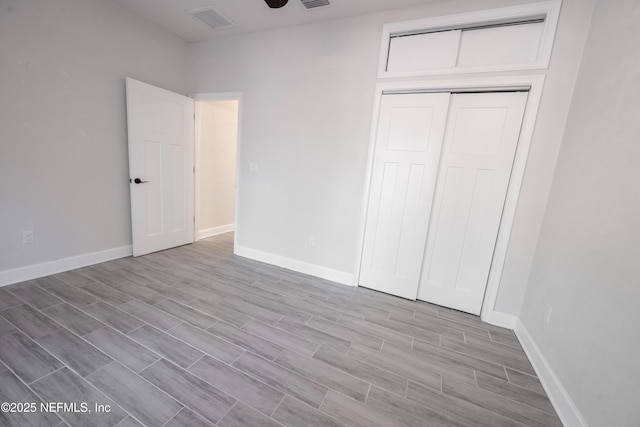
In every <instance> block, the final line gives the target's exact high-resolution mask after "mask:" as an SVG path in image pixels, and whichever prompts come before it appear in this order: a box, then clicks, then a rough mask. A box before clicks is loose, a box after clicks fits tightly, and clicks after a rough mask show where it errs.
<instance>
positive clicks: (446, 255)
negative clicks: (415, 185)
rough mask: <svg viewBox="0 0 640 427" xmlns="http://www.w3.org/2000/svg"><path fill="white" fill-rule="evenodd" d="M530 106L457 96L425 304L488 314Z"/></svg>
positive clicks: (423, 288) (515, 100) (424, 279)
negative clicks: (485, 306) (487, 298)
mask: <svg viewBox="0 0 640 427" xmlns="http://www.w3.org/2000/svg"><path fill="white" fill-rule="evenodd" d="M526 100H527V94H526V93H522V92H509V93H475V94H454V95H452V96H451V107H450V113H449V117H448V120H447V131H446V135H445V141H444V147H443V149H442V159H441V161H440V167H439V172H438V184H437V188H436V192H435V198H434V204H433V213H432V215H431V222H430V225H429V233H428V238H427V247H426V253H425V256H424V264H423V269H422V275H421V279H420V290H419V292H418V299H421V300H425V301H429V302H432V303H435V304H439V305H443V306H447V307H451V308H454V309H458V310H461V311H465V312H468V313H472V314H479V313H480V308H481V306H482V300H483V298H484V293H485V288H486V284H487V278H488V276H489V269H490V267H491V260H492V258H493V251H494V248H495V243H496V238H497V235H498V228H499V226H500V220H501V217H502V209H503V207H504V201H505V197H506V193H507V186H508V184H509V178H510V176H511V169H512V166H513V159H514V155H515V151H516V147H517V144H518V138H519V135H520V127H521V125H522V119H523V115H524V109H525V104H526Z"/></svg>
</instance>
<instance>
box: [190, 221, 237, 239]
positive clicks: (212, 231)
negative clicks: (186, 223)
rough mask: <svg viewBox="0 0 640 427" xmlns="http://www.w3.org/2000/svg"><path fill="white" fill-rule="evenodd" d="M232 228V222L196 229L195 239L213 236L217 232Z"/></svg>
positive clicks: (217, 233)
mask: <svg viewBox="0 0 640 427" xmlns="http://www.w3.org/2000/svg"><path fill="white" fill-rule="evenodd" d="M233 229H234V224H227V225H221V226H219V227H213V228H206V229H204V230H198V234H197V240H200V239H206V238H207V237H213V236H217V235H219V234H224V233H228V232H230V231H233Z"/></svg>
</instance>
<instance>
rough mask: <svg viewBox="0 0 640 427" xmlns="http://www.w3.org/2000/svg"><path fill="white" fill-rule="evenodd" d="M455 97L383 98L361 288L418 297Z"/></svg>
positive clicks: (413, 96)
mask: <svg viewBox="0 0 640 427" xmlns="http://www.w3.org/2000/svg"><path fill="white" fill-rule="evenodd" d="M449 98H450V94H448V93H429V94H406V95H405V94H403V95H383V96H382V104H381V111H380V120H379V125H378V134H377V140H376V147H375V158H374V164H373V174H372V182H371V192H370V195H369V208H368V212H367V218H366V230H365V239H364V247H363V256H362V263H361V269H360V286H364V287H367V288H371V289H376V290H379V291H382V292H386V293H390V294H393V295H398V296H401V297H404V298H409V299H415V298H416V295H417V292H418V283H419V278H420V269H421V266H422V260H423V256H424V247H425V241H426V237H427V228H428V225H429V214H430V212H431V203H432V200H433V192H434V189H435V182H436V175H437V170H438V160H439V158H440V151H441V148H442V141H443V136H444V127H445V123H446V119H447V109H448V104H449Z"/></svg>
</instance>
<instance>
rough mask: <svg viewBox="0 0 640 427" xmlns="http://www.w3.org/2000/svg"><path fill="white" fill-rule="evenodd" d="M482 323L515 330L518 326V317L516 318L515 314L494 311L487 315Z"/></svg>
mask: <svg viewBox="0 0 640 427" xmlns="http://www.w3.org/2000/svg"><path fill="white" fill-rule="evenodd" d="M482 321H483V322H487V323H490V324H492V325H494V326H500V327H501V328H506V329H511V330H513V329H515V328H516V325H517V324H518V316H514V315H513V314H509V313H502V312H500V311H492V312H490V313H487V314H486V316H485V318H483V319H482Z"/></svg>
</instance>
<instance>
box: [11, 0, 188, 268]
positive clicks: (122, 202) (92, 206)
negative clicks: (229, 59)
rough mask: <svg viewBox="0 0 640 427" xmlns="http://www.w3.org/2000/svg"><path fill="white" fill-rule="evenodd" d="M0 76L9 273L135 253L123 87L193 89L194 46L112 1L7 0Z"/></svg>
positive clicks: (183, 90) (183, 91) (179, 90)
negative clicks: (28, 238)
mask: <svg viewBox="0 0 640 427" xmlns="http://www.w3.org/2000/svg"><path fill="white" fill-rule="evenodd" d="M0 76H1V77H0V94H1V95H0V99H1V104H2V105H1V107H0V108H1V112H0V273H1V272H2V271H6V270H12V269H15V268H18V267H23V266H29V265H34V264H41V263H45V262H49V261H55V260H59V259H63V258H69V257H74V256H79V255H85V254H88V253H94V252H101V251H105V250H111V249H113V248H122V247H124V246H127V245H130V244H131V220H130V214H129V183H128V178H129V176H128V175H129V173H128V159H127V131H126V106H125V84H124V79H125V77H133V78H135V79H138V80H142V81H145V82H148V83H151V84H154V85H157V86H160V87H163V88H166V89H169V90H173V91H177V92H180V93H183V94H184V93H186V92H187V45H186V43H184V42H182V41H181V40H180V39H178V38H177V37H175V36H173V35H172V34H170V33H168V32H166V31H165V30H162V29H160V28H159V27H157V26H155V25H153V24H150V23H149V22H147V21H145V20H143V19H142V18H140V17H139V16H138V15H137V14H135V13H134V12H132V11H131V10H129V9H126V8H124V7H123V6H121V5H119V4H118V3H117V2H114V1H112V0H92V1H84V0H64V1H41V0H6V1H2V2H1V3H0ZM22 230H35V243H34V244H31V245H23V243H22ZM120 252H121V251H120Z"/></svg>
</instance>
